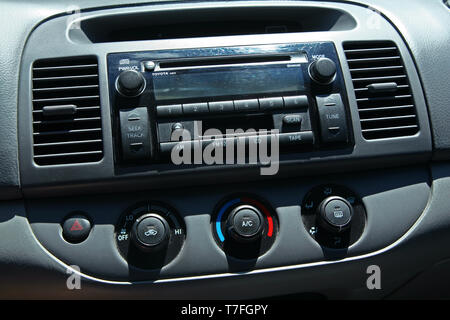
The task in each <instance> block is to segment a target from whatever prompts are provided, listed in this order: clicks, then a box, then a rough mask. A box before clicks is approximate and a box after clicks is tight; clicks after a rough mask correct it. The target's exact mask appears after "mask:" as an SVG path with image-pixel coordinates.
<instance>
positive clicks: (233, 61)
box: [155, 52, 308, 71]
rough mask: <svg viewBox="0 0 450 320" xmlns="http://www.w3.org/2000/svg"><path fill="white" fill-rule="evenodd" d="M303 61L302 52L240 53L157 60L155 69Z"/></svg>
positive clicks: (304, 58)
mask: <svg viewBox="0 0 450 320" xmlns="http://www.w3.org/2000/svg"><path fill="white" fill-rule="evenodd" d="M282 62H284V63H305V62H308V59H307V56H306V54H305V53H303V52H299V53H291V54H271V55H255V54H254V55H240V56H223V57H201V58H187V59H174V60H162V61H158V62H157V66H156V68H155V71H162V70H168V69H170V70H173V69H180V68H182V69H188V68H198V67H205V66H211V67H220V66H230V65H242V64H245V65H248V64H267V63H282Z"/></svg>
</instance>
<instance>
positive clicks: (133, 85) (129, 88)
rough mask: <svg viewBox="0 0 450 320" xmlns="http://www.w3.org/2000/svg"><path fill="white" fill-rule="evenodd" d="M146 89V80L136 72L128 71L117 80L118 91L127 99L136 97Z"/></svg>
mask: <svg viewBox="0 0 450 320" xmlns="http://www.w3.org/2000/svg"><path fill="white" fill-rule="evenodd" d="M144 89H145V78H144V76H143V75H142V73H140V72H138V71H135V70H126V71H123V72H121V73H120V74H119V76H118V77H117V79H116V90H117V91H118V92H119V93H120V94H121V95H123V96H125V97H136V96H138V95H140V94H141V93H142V91H144Z"/></svg>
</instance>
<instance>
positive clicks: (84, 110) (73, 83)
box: [33, 56, 103, 166]
mask: <svg viewBox="0 0 450 320" xmlns="http://www.w3.org/2000/svg"><path fill="white" fill-rule="evenodd" d="M33 142H34V144H33V148H34V149H33V150H34V161H35V163H36V164H38V165H43V166H44V165H57V164H70V163H82V162H95V161H99V160H101V159H102V157H103V142H102V124H101V112H100V93H99V81H98V64H97V58H96V57H93V56H90V57H71V58H63V59H46V60H38V61H35V62H34V64H33Z"/></svg>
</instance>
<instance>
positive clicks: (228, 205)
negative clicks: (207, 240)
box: [212, 195, 278, 260]
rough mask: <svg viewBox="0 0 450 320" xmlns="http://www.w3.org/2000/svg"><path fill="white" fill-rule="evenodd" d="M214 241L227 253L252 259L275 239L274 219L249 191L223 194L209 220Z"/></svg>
mask: <svg viewBox="0 0 450 320" xmlns="http://www.w3.org/2000/svg"><path fill="white" fill-rule="evenodd" d="M212 227H213V234H214V237H215V239H216V242H217V244H218V245H219V247H220V248H221V249H223V250H224V251H225V252H226V253H227V255H229V256H233V257H236V258H239V259H247V260H248V259H255V258H257V257H258V256H260V255H262V254H264V253H265V252H267V251H268V250H269V249H270V247H271V246H272V244H273V243H274V241H275V237H276V234H277V231H278V220H277V217H276V215H275V214H274V211H273V210H272V209H271V208H270V206H269V205H268V204H266V203H264V202H263V201H261V200H259V199H258V200H257V199H256V197H255V196H253V195H241V196H235V197H231V198H227V199H225V200H224V201H222V202H221V203H219V205H218V207H217V210H216V215H214V216H213V220H212Z"/></svg>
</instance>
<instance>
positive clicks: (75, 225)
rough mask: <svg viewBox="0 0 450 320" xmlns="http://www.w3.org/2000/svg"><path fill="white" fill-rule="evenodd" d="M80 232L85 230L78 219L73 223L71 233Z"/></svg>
mask: <svg viewBox="0 0 450 320" xmlns="http://www.w3.org/2000/svg"><path fill="white" fill-rule="evenodd" d="M80 230H83V227H82V226H81V224H80V223H79V222H78V219H77V220H75V222H74V223H73V225H72V228H70V231H80Z"/></svg>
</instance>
